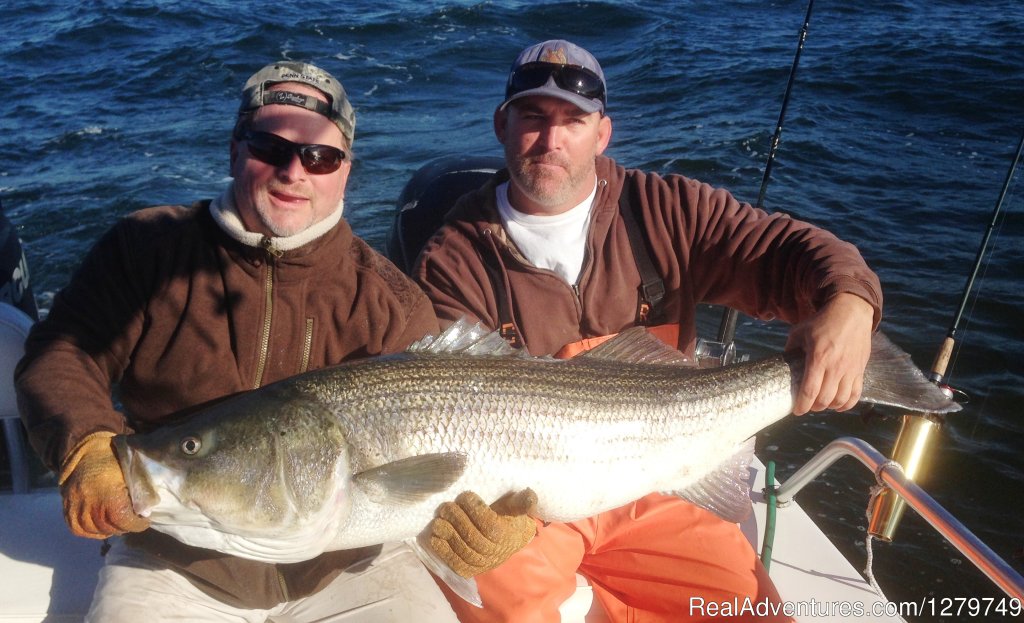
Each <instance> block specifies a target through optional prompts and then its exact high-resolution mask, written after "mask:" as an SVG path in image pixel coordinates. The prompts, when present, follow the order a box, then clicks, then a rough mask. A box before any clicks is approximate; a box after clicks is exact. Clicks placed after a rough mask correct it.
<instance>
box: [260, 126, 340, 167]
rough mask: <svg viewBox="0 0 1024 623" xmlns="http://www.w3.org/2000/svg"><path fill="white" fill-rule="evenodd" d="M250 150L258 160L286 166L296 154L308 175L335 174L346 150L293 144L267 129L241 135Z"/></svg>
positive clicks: (326, 146) (325, 146)
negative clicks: (266, 130)
mask: <svg viewBox="0 0 1024 623" xmlns="http://www.w3.org/2000/svg"><path fill="white" fill-rule="evenodd" d="M242 140H244V141H245V142H246V143H247V144H248V146H249V153H250V154H252V155H253V157H254V158H256V159H257V160H259V161H260V162H265V163H267V164H269V165H271V166H275V167H285V166H288V165H289V164H290V163H291V161H292V158H294V157H295V156H298V157H299V160H300V161H301V162H302V168H304V169H305V170H306V172H307V173H309V174H311V175H326V174H328V173H334V172H335V171H337V170H338V167H340V166H341V161H342V160H344V159H345V157H346V156H345V152H344V151H342V150H341V149H338V148H337V147H331V146H330V145H316V144H302V143H293V142H291V141H289V140H288V139H285V138H281V137H280V136H278V135H276V134H271V133H270V132H257V131H255V130H248V131H247V132H246V133H245V134H243V135H242Z"/></svg>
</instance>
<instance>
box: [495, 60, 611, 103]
mask: <svg viewBox="0 0 1024 623" xmlns="http://www.w3.org/2000/svg"><path fill="white" fill-rule="evenodd" d="M552 77H553V78H554V79H555V84H556V85H558V88H560V89H562V90H563V91H569V92H570V93H575V94H577V95H582V96H583V97H586V98H590V99H599V100H601V104H602V105H603V104H606V102H605V93H604V82H603V81H602V80H601V77H600V76H598V75H597V74H595V73H594V72H592V71H590V70H589V69H586V68H583V67H577V66H575V65H556V64H554V63H543V62H537V63H526V64H525V65H522V66H521V67H519V68H518V69H516V70H515V71H514V72H512V75H511V76H509V77H508V85H506V87H505V99H506V100H507V99H508V98H510V97H512V96H513V95H515V94H517V93H522V92H523V91H528V90H530V89H536V88H537V87H541V86H544V85H545V84H546V83H547V81H548V80H549V79H550V78H552Z"/></svg>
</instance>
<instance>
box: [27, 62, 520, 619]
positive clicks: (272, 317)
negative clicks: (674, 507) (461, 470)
mask: <svg viewBox="0 0 1024 623" xmlns="http://www.w3.org/2000/svg"><path fill="white" fill-rule="evenodd" d="M354 130H355V115H354V113H353V110H352V107H351V105H350V104H349V101H348V98H347V96H346V94H345V90H344V89H343V88H342V85H341V84H340V83H339V82H338V81H337V79H335V78H334V77H333V76H331V75H330V74H328V73H327V72H325V71H323V70H321V69H319V68H317V67H314V66H313V65H309V64H305V63H293V62H278V63H272V64H270V65H268V66H266V67H264V68H263V69H261V70H260V71H258V72H257V73H256V74H254V75H253V76H252V77H251V78H250V79H249V80H248V82H246V84H245V86H244V89H243V92H242V101H241V106H240V109H239V115H238V118H237V122H236V126H235V130H234V133H233V137H232V141H231V146H230V164H231V176H232V177H233V178H234V179H233V182H232V183H231V184H230V185H229V186H228V188H227V189H225V191H224V192H223V193H222V194H221V195H220V196H219V197H217V198H216V199H214V200H213V201H201V202H198V203H196V204H194V205H192V206H191V207H183V206H162V207H155V208H149V209H145V210H141V211H139V212H136V213H133V214H130V215H128V216H127V217H125V218H123V219H121V220H120V222H118V223H117V224H116V225H115V226H114V227H113V228H112V229H111V230H110V231H109V232H108V233H107V234H106V235H105V236H104V237H103V238H102V239H101V240H100V241H99V242H98V243H97V244H96V246H95V247H94V248H93V249H92V250H91V251H90V252H89V254H88V256H87V257H86V258H85V259H84V262H83V264H82V266H81V268H80V269H79V270H78V272H77V273H76V274H75V275H74V277H73V278H72V281H71V283H70V285H68V286H67V287H66V288H65V289H64V290H62V291H61V292H60V294H58V295H57V297H56V298H55V299H54V302H53V307H52V310H51V311H50V314H49V316H48V317H47V318H46V319H45V320H44V321H42V322H40V323H39V324H37V325H36V326H35V327H34V329H33V330H32V333H31V335H30V336H29V339H28V341H27V344H26V355H25V357H24V359H23V360H22V361H21V362H20V364H19V367H18V370H17V373H16V384H17V390H18V397H19V405H20V408H21V410H22V417H23V419H24V420H25V422H26V424H27V426H28V430H29V434H30V436H31V439H32V442H33V445H34V446H35V448H36V449H37V451H38V452H39V453H40V456H41V457H42V458H43V460H44V461H45V462H46V464H47V465H48V466H49V467H50V468H52V469H53V470H54V471H55V472H56V473H57V474H58V475H59V481H60V484H61V492H62V495H63V498H64V508H65V516H66V519H67V521H68V524H69V526H70V527H71V530H72V532H74V533H75V534H76V535H79V536H84V537H89V538H96V539H106V538H108V537H111V536H113V535H121V534H124V535H125V536H124V537H122V538H117V539H114V540H113V545H112V548H111V549H110V551H109V552H108V553H107V555H106V563H105V566H104V568H103V570H102V572H101V574H100V578H99V584H98V587H97V590H96V593H95V597H94V601H93V604H92V609H91V611H90V615H89V620H92V621H103V622H104V623H110V622H114V623H137V622H139V621H147V622H157V621H172V620H173V621H238V622H243V621H253V622H261V623H262V622H263V621H292V622H299V621H324V620H335V618H334V617H335V616H339V615H340V616H344V620H346V621H349V620H351V621H371V620H372V621H396V622H398V621H410V620H414V619H415V620H421V621H428V622H441V621H443V622H447V623H450V622H451V621H453V620H454V616H453V614H452V612H451V610H450V608H449V607H448V605H447V603H446V602H445V600H444V597H443V596H442V595H441V594H440V592H439V591H438V590H437V587H436V586H435V585H434V582H433V581H432V580H431V578H430V576H429V574H427V573H426V571H425V570H424V568H423V567H422V565H421V564H420V562H419V561H418V560H417V559H416V558H415V557H414V556H413V555H412V554H411V553H410V552H408V550H405V549H404V548H401V547H396V546H394V545H385V546H383V547H381V546H377V547H369V548H363V549H360V550H354V551H339V552H329V553H326V554H324V555H321V556H320V557H318V558H315V559H313V560H310V561H306V562H301V563H295V564H281V565H273V564H265V563H259V562H254V561H250V560H243V559H240V558H235V557H232V556H227V555H223V554H219V553H217V552H213V551H209V550H204V549H199V548H195V547H189V546H185V545H183V544H181V543H180V542H178V541H176V540H174V539H173V538H171V537H168V536H166V535H164V534H162V533H159V532H156V531H154V530H148V529H147V527H148V522H147V520H146V519H144V518H142V517H138V516H136V515H135V513H134V512H133V510H132V504H131V501H130V499H129V497H128V494H127V491H126V488H125V482H124V478H123V476H122V475H121V471H120V468H119V466H118V463H117V461H116V460H115V458H114V454H113V452H112V449H111V443H110V440H111V436H113V435H114V434H117V433H126V432H130V431H132V430H140V431H141V430H150V429H153V428H155V427H159V426H161V424H162V423H164V422H166V421H168V420H169V419H170V418H172V417H173V416H175V415H176V414H180V413H182V412H186V411H189V410H191V409H193V408H195V407H197V406H199V405H201V404H203V403H208V402H210V401H215V400H218V399H221V398H223V397H226V396H228V395H231V394H235V393H237V392H241V391H244V390H248V389H253V388H256V387H260V386H263V385H266V384H268V383H271V382H274V381H276V380H278V379H282V378H284V377H287V376H291V375H294V374H298V373H301V372H303V371H306V370H310V369H314V368H320V367H323V366H327V365H330V364H335V363H339V362H341V361H343V360H346V359H350V358H356V357H365V356H370V355H377V354H383V353H392V352H397V351H401V350H403V349H405V347H406V346H407V345H409V344H410V343H411V342H413V341H414V340H417V339H419V338H421V337H423V336H424V335H425V334H428V333H432V332H436V331H437V319H436V317H435V316H434V313H433V311H432V309H431V306H430V302H429V301H428V300H427V298H426V297H425V296H423V293H422V292H421V291H420V290H419V289H418V288H417V287H416V285H415V284H414V283H412V281H410V280H409V279H408V278H406V277H405V276H404V275H402V274H401V273H400V271H399V270H398V269H397V268H395V267H394V266H393V265H392V264H390V263H389V262H388V261H387V260H385V259H384V258H383V257H382V256H380V255H379V254H377V253H376V252H374V251H373V250H371V249H370V247H369V246H368V245H367V244H366V243H364V242H363V241H362V240H360V239H359V238H357V237H356V236H355V235H353V233H352V229H351V228H350V227H349V225H348V223H346V221H345V220H344V219H343V218H342V210H343V207H344V198H345V185H346V182H347V180H348V175H349V172H350V170H351V162H352V141H353V137H354ZM115 383H116V384H118V386H119V394H118V397H119V399H120V403H121V405H122V407H123V411H119V410H116V409H115V406H114V404H113V402H112V400H111V394H110V387H111V386H112V385H113V384H115ZM531 527H532V526H531ZM341 613H346V614H344V615H341ZM338 620H340V618H339V619H338Z"/></svg>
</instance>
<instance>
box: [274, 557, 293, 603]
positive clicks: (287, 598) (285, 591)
mask: <svg viewBox="0 0 1024 623" xmlns="http://www.w3.org/2000/svg"><path fill="white" fill-rule="evenodd" d="M274 573H276V574H277V583H278V585H279V586H280V587H281V596H282V597H284V599H283V600H282V601H281V603H287V602H289V601H291V600H292V597H291V595H290V594H289V593H288V583H287V582H286V581H285V579H284V574H282V573H281V570H280V569H278V568H277V567H276V566H275V567H274Z"/></svg>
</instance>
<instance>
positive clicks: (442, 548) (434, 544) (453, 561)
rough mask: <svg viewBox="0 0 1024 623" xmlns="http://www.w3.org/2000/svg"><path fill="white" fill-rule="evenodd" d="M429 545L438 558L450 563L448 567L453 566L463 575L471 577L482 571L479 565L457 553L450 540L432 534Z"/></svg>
mask: <svg viewBox="0 0 1024 623" xmlns="http://www.w3.org/2000/svg"><path fill="white" fill-rule="evenodd" d="M429 545H430V549H431V550H433V551H434V553H435V554H437V556H438V558H440V559H441V560H442V561H444V563H445V564H446V565H448V567H449V568H451V570H452V571H454V572H455V573H458V574H459V575H461V576H462V577H464V578H471V577H473V576H474V575H476V574H478V573H480V571H481V569H480V568H479V567H476V566H473V565H471V564H469V563H468V562H466V561H465V560H464V559H463V558H462V557H460V556H459V555H458V554H457V553H455V551H454V550H452V548H451V545H450V544H449V543H448V541H445V540H442V539H439V538H437V537H434V536H432V537H430V540H429Z"/></svg>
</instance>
